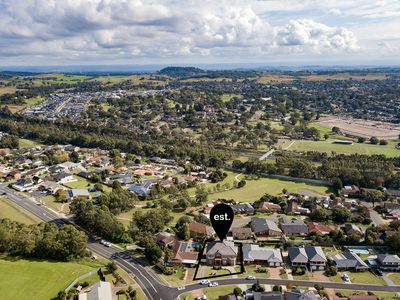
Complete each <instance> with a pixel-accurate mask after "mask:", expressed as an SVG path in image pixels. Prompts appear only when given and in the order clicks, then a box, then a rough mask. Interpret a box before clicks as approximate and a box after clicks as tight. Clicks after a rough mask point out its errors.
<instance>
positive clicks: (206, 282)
mask: <svg viewBox="0 0 400 300" xmlns="http://www.w3.org/2000/svg"><path fill="white" fill-rule="evenodd" d="M210 283H211V281H210V280H202V281H200V284H203V285H208V284H210Z"/></svg>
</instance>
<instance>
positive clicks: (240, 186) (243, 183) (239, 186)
mask: <svg viewBox="0 0 400 300" xmlns="http://www.w3.org/2000/svg"><path fill="white" fill-rule="evenodd" d="M245 185H246V180H244V179H242V180H240V181H239V182H238V185H237V187H238V189H240V188H242V187H244V186H245Z"/></svg>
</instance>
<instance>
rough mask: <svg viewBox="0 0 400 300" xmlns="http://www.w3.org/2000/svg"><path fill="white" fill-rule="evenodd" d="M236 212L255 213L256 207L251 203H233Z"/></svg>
mask: <svg viewBox="0 0 400 300" xmlns="http://www.w3.org/2000/svg"><path fill="white" fill-rule="evenodd" d="M232 210H233V212H234V213H235V214H253V213H254V207H253V206H251V204H250V203H237V204H233V205H232Z"/></svg>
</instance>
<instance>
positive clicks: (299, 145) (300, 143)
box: [287, 139, 400, 157]
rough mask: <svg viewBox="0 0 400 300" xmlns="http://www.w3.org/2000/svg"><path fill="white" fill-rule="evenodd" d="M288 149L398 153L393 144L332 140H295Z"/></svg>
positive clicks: (393, 154)
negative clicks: (344, 142) (349, 142)
mask: <svg viewBox="0 0 400 300" xmlns="http://www.w3.org/2000/svg"><path fill="white" fill-rule="evenodd" d="M287 150H290V151H298V152H307V151H318V152H326V153H330V154H331V153H332V152H336V153H341V154H355V153H357V154H366V155H373V154H383V155H385V156H387V157H397V156H399V155H400V150H399V149H396V148H395V147H394V146H393V145H387V146H381V145H370V144H359V143H353V144H352V145H342V144H334V143H333V140H331V139H328V140H326V141H306V140H296V141H294V143H292V144H291V146H290V147H289V149H287Z"/></svg>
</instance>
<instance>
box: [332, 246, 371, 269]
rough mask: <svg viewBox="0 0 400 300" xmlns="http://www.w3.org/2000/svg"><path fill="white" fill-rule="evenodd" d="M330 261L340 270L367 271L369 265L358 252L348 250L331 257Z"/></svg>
mask: <svg viewBox="0 0 400 300" xmlns="http://www.w3.org/2000/svg"><path fill="white" fill-rule="evenodd" d="M329 262H330V263H331V264H332V265H333V266H336V268H337V269H338V270H339V271H344V270H352V271H366V270H367V269H368V268H369V267H368V265H367V264H366V263H365V262H364V261H363V260H362V259H361V258H360V257H359V256H358V255H357V254H356V253H353V252H351V251H349V250H346V251H344V252H342V253H340V254H336V255H334V256H332V257H329Z"/></svg>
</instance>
